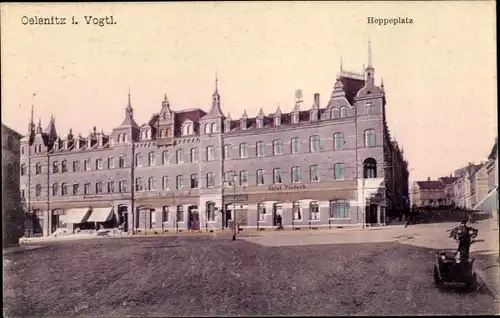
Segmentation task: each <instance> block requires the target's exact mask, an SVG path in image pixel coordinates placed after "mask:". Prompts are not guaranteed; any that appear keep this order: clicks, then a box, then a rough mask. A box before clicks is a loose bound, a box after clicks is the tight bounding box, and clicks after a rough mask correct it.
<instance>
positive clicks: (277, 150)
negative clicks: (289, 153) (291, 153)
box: [273, 140, 283, 156]
mask: <svg viewBox="0 0 500 318" xmlns="http://www.w3.org/2000/svg"><path fill="white" fill-rule="evenodd" d="M273 152H274V155H275V156H279V155H282V154H283V140H275V141H273Z"/></svg>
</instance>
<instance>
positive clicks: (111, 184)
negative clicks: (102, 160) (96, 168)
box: [108, 181, 115, 193]
mask: <svg viewBox="0 0 500 318" xmlns="http://www.w3.org/2000/svg"><path fill="white" fill-rule="evenodd" d="M113 192H115V182H114V181H108V193H113Z"/></svg>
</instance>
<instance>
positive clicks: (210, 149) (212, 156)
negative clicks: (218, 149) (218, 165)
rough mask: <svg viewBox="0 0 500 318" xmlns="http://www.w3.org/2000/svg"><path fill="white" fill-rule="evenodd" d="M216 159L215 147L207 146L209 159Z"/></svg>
mask: <svg viewBox="0 0 500 318" xmlns="http://www.w3.org/2000/svg"><path fill="white" fill-rule="evenodd" d="M214 160H215V147H214V146H208V147H207V161H214Z"/></svg>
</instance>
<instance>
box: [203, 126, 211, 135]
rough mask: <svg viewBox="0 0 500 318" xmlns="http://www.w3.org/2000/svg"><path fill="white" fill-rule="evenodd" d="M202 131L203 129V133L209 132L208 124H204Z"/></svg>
mask: <svg viewBox="0 0 500 318" xmlns="http://www.w3.org/2000/svg"><path fill="white" fill-rule="evenodd" d="M204 131H205V134H209V133H210V125H209V124H205V126H204Z"/></svg>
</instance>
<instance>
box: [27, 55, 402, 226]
mask: <svg viewBox="0 0 500 318" xmlns="http://www.w3.org/2000/svg"><path fill="white" fill-rule="evenodd" d="M370 60H371V58H370ZM30 136H32V138H30V137H26V138H24V139H23V140H22V148H21V149H22V158H21V160H22V164H21V193H22V195H23V196H24V197H25V198H28V197H29V201H30V207H31V210H32V211H33V213H35V214H36V215H38V217H39V219H40V223H41V224H43V226H42V227H43V232H44V235H50V233H52V232H53V231H55V229H56V228H58V227H61V226H69V227H71V228H74V227H75V224H76V225H77V226H80V225H81V224H84V223H87V224H88V223H96V224H97V223H102V224H105V223H113V224H121V225H122V226H123V227H124V228H125V229H131V228H133V229H137V230H148V229H157V230H162V231H165V230H169V231H171V230H215V229H221V228H224V227H226V226H229V225H230V224H231V223H230V222H229V221H231V220H234V219H236V221H237V223H238V224H239V225H240V227H241V228H256V229H266V228H273V227H275V226H276V216H277V215H278V214H279V215H281V216H282V220H283V225H284V227H285V228H316V227H332V226H349V225H351V226H358V225H362V224H367V225H382V224H385V216H386V207H387V206H392V205H397V206H403V205H404V204H405V196H406V197H407V192H408V191H407V190H405V188H404V187H405V185H406V189H407V187H408V186H407V184H408V171H407V162H406V161H405V160H404V158H403V154H402V151H400V150H399V146H397V145H396V144H394V143H393V142H392V141H391V139H390V135H389V129H388V127H387V123H386V99H385V92H384V87H383V84H382V85H381V86H380V87H379V86H377V85H376V84H375V78H374V68H373V66H372V65H371V62H370V63H368V67H367V68H366V70H365V74H355V73H351V72H345V71H343V70H342V69H341V72H340V73H339V75H338V76H337V80H336V82H335V84H334V87H333V92H332V94H331V96H330V98H329V100H328V102H327V103H326V104H325V105H321V103H320V96H319V94H315V95H314V98H313V103H312V106H311V107H310V108H308V109H301V103H300V102H297V103H296V105H295V106H294V107H292V109H291V111H289V112H282V110H281V109H280V107H278V108H277V109H276V111H275V112H274V113H272V114H265V113H264V111H263V110H261V111H260V112H259V113H258V114H257V116H253V117H252V116H249V115H248V114H247V112H246V111H244V112H243V114H242V115H241V117H240V118H232V117H231V116H230V115H225V114H224V112H223V110H222V107H221V98H220V95H219V91H218V87H217V83H216V87H215V92H214V93H213V95H212V102H211V107H210V109H209V111H208V112H205V111H203V110H201V109H185V110H173V108H172V107H171V105H170V102H169V100H168V98H167V96H166V95H165V96H164V99H163V101H162V102H161V104H160V105H159V107H158V113H156V114H153V115H152V116H151V118H150V120H149V121H148V122H147V123H145V124H143V125H141V126H139V125H138V124H137V123H136V122H135V120H134V116H133V108H132V102H131V100H130V94H129V99H128V104H127V106H126V108H125V114H124V119H123V122H122V123H121V125H119V126H118V127H117V128H115V129H113V131H112V132H111V133H110V134H104V133H103V132H98V131H97V129H96V128H94V129H93V130H92V131H91V132H90V133H89V134H88V135H87V136H81V135H73V133H72V132H71V131H70V132H69V133H68V134H67V135H66V136H64V137H62V136H60V135H58V134H57V132H56V125H55V120H54V119H53V118H52V119H51V121H50V123H49V125H48V126H47V128H46V129H45V130H43V129H42V125H41V123H40V122H39V123H38V126H37V127H35V125H34V124H33V123H31V124H30ZM28 159H29V160H28ZM28 162H29V163H28ZM28 176H29V178H28ZM28 180H30V181H29V182H28ZM388 189H391V192H390V196H389V197H388V196H387V190H388ZM405 192H406V194H405ZM393 202H394V203H393Z"/></svg>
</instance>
